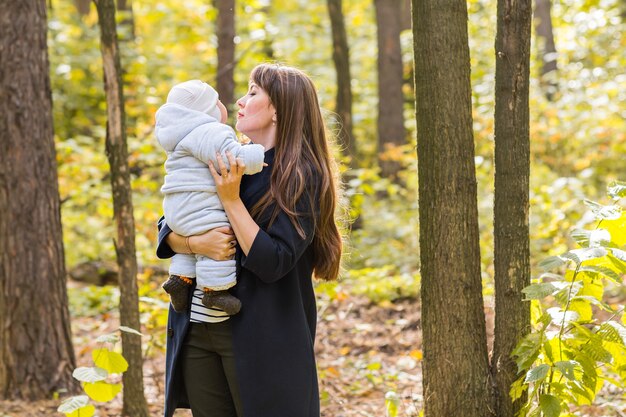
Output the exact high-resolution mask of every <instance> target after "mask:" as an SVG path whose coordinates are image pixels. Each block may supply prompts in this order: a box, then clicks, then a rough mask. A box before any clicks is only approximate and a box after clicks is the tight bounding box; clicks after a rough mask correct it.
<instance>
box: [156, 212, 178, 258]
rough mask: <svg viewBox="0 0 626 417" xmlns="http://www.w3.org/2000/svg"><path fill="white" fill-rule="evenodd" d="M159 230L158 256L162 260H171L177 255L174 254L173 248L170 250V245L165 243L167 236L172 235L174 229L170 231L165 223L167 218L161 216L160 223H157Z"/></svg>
mask: <svg viewBox="0 0 626 417" xmlns="http://www.w3.org/2000/svg"><path fill="white" fill-rule="evenodd" d="M157 228H158V229H159V236H158V241H157V250H156V256H157V258H160V259H167V258H171V257H172V256H174V255H176V252H174V251H173V250H172V248H170V245H168V244H167V242H166V241H165V238H166V237H167V235H169V234H170V233H172V229H170V227H169V226H168V225H167V223H165V217H163V216H161V218H160V219H159V222H158V223H157Z"/></svg>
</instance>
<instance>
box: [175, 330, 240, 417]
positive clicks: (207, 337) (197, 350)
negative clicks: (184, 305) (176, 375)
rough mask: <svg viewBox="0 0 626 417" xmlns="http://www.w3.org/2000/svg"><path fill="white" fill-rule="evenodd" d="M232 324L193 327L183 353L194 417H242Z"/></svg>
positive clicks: (186, 386) (182, 358) (188, 334)
mask: <svg viewBox="0 0 626 417" xmlns="http://www.w3.org/2000/svg"><path fill="white" fill-rule="evenodd" d="M230 326H231V324H230V320H226V321H223V322H221V323H190V324H189V332H188V333H187V336H186V339H185V345H184V346H183V350H182V352H181V354H182V357H181V361H182V372H183V378H184V380H185V388H186V389H187V397H188V398H189V404H190V405H191V412H192V414H193V417H242V416H243V410H242V406H241V398H240V397H239V386H238V384H237V376H236V372H235V357H234V354H233V341H232V330H231V327H230Z"/></svg>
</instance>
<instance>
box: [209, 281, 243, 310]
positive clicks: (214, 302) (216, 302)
mask: <svg viewBox="0 0 626 417" xmlns="http://www.w3.org/2000/svg"><path fill="white" fill-rule="evenodd" d="M202 304H204V306H205V307H206V308H219V309H220V310H224V312H225V313H226V314H228V315H229V316H233V315H235V314H237V313H239V310H241V301H239V299H238V298H237V297H234V296H233V295H231V293H229V292H228V291H226V290H221V291H213V290H210V289H208V288H205V289H204V296H203V297H202Z"/></svg>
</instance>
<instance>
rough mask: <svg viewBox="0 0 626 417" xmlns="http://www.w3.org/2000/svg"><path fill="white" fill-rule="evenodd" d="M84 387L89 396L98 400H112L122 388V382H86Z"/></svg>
mask: <svg viewBox="0 0 626 417" xmlns="http://www.w3.org/2000/svg"><path fill="white" fill-rule="evenodd" d="M83 389H84V390H85V392H86V393H87V395H89V397H90V398H91V399H92V400H94V401H98V402H102V403H106V402H109V401H111V400H112V399H113V398H115V396H116V395H117V394H119V392H120V391H121V390H122V384H109V383H108V382H94V383H90V382H88V383H86V384H85V385H84V386H83Z"/></svg>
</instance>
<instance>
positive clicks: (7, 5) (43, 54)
mask: <svg viewBox="0 0 626 417" xmlns="http://www.w3.org/2000/svg"><path fill="white" fill-rule="evenodd" d="M0 9H2V14H1V15H0V62H1V63H2V64H1V65H0V211H1V212H2V215H1V216H0V398H2V399H26V400H38V399H47V398H51V396H52V395H53V394H54V393H55V392H58V391H60V390H62V389H67V390H69V391H71V392H74V391H75V390H76V389H77V388H78V384H77V382H76V381H75V380H74V379H73V378H72V372H73V370H74V368H75V367H76V360H75V358H74V351H73V347H72V335H71V330H70V315H69V310H68V299H67V289H66V282H67V281H66V280H67V279H66V274H65V263H64V253H63V236H62V230H61V212H60V203H59V190H58V184H57V166H56V153H55V149H54V132H53V127H52V94H51V91H50V78H49V70H50V68H49V62H48V48H47V45H46V32H47V23H46V1H45V0H23V1H19V2H18V1H13V0H0Z"/></svg>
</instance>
